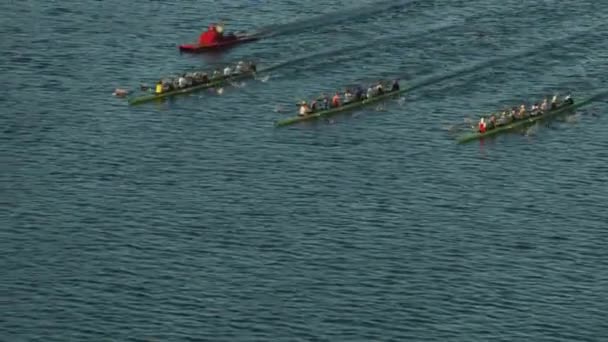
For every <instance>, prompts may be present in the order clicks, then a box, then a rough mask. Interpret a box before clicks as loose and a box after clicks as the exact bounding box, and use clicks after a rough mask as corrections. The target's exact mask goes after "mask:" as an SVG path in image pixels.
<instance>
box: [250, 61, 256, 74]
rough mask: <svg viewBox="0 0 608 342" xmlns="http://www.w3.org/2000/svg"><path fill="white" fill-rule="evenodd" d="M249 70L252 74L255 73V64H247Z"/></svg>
mask: <svg viewBox="0 0 608 342" xmlns="http://www.w3.org/2000/svg"><path fill="white" fill-rule="evenodd" d="M249 69H250V70H251V71H253V72H257V69H256V66H255V63H253V62H249Z"/></svg>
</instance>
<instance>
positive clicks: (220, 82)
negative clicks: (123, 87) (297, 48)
mask: <svg viewBox="0 0 608 342" xmlns="http://www.w3.org/2000/svg"><path fill="white" fill-rule="evenodd" d="M254 76H255V72H253V71H249V72H244V73H241V74H237V75H232V76H229V77H225V76H222V77H221V78H220V79H217V80H210V81H209V82H208V83H204V84H199V85H195V86H192V87H188V88H183V89H175V90H171V91H167V92H164V93H160V94H149V95H143V96H138V97H134V98H131V99H129V104H130V105H138V104H142V103H145V102H150V101H154V100H160V99H164V98H169V97H173V96H178V95H185V94H190V93H193V92H195V91H198V90H204V89H209V88H213V87H217V86H221V85H224V84H226V83H229V82H232V81H238V80H242V79H246V78H250V77H254Z"/></svg>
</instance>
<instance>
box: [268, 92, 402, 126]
mask: <svg viewBox="0 0 608 342" xmlns="http://www.w3.org/2000/svg"><path fill="white" fill-rule="evenodd" d="M409 90H410V88H404V89H401V90H395V91H389V92H386V93H384V94H382V95H377V96H374V97H372V98H370V99H366V100H362V101H356V102H350V103H347V104H344V105H342V106H340V107H335V108H331V109H327V110H322V111H318V112H314V113H310V114H307V115H303V116H294V117H292V118H289V119H285V120H279V121H277V122H276V123H275V126H276V127H282V126H288V125H293V124H295V123H298V122H304V121H311V120H316V119H319V118H327V117H330V116H332V115H336V114H338V113H343V112H346V111H350V110H353V109H357V108H361V107H363V106H367V105H370V104H373V103H378V102H380V101H382V100H386V99H389V98H390V97H392V96H395V95H399V94H402V93H405V92H407V91H409Z"/></svg>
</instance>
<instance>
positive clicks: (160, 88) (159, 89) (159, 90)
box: [154, 80, 164, 95]
mask: <svg viewBox="0 0 608 342" xmlns="http://www.w3.org/2000/svg"><path fill="white" fill-rule="evenodd" d="M163 88H164V87H163V81H162V80H160V81H158V82H156V88H155V91H154V92H155V93H156V95H158V94H162V93H163V90H164V89H163Z"/></svg>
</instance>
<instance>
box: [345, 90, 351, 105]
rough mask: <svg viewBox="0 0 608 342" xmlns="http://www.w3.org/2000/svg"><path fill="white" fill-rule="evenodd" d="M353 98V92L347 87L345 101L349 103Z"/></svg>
mask: <svg viewBox="0 0 608 342" xmlns="http://www.w3.org/2000/svg"><path fill="white" fill-rule="evenodd" d="M352 99H353V94H352V93H351V92H350V89H346V91H345V92H344V103H349V102H350V101H352Z"/></svg>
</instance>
